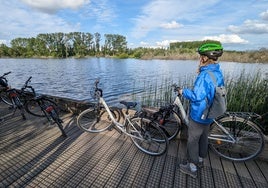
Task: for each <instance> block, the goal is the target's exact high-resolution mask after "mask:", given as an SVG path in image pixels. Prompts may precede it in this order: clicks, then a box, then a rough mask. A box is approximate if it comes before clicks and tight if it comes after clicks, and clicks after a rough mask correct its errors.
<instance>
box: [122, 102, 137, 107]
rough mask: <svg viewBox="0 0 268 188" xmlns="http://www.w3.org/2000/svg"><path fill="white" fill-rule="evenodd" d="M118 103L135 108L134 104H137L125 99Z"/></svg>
mask: <svg viewBox="0 0 268 188" xmlns="http://www.w3.org/2000/svg"><path fill="white" fill-rule="evenodd" d="M120 104H123V105H125V106H126V107H127V109H130V108H135V106H136V105H137V103H136V102H127V101H120Z"/></svg>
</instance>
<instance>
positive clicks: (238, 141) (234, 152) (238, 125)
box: [209, 116, 264, 162]
mask: <svg viewBox="0 0 268 188" xmlns="http://www.w3.org/2000/svg"><path fill="white" fill-rule="evenodd" d="M217 122H218V123H220V124H221V125H222V126H223V127H224V128H225V129H226V130H227V131H228V132H229V133H230V134H231V135H232V137H233V138H234V139H235V142H234V143H231V142H230V141H231V140H230V138H228V136H227V135H226V134H225V133H224V132H223V131H222V130H221V129H220V128H219V127H218V126H217V125H216V124H215V123H213V124H212V126H211V131H210V136H214V137H215V138H217V137H218V138H217V139H216V140H212V139H210V140H209V142H210V148H211V149H212V150H213V151H214V152H215V153H216V154H218V155H219V156H221V157H223V158H225V159H228V160H231V161H236V162H239V161H247V160H250V159H253V158H255V157H256V156H258V155H259V154H260V152H261V151H262V150H263V147H264V138H263V134H262V133H261V131H260V129H259V128H258V127H257V126H256V124H254V123H253V122H251V121H248V120H246V119H244V118H241V117H233V116H227V117H222V118H220V119H218V120H217Z"/></svg>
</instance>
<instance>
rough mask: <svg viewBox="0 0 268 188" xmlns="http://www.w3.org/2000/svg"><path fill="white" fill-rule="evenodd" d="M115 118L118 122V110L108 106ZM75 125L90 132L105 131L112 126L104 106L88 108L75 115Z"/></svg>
mask: <svg viewBox="0 0 268 188" xmlns="http://www.w3.org/2000/svg"><path fill="white" fill-rule="evenodd" d="M110 111H111V112H112V114H113V116H114V117H115V120H116V121H117V122H119V120H120V114H121V113H120V111H119V110H118V109H117V108H113V107H110ZM77 125H78V127H80V128H81V129H82V130H83V131H86V132H91V133H99V132H103V131H106V130H107V129H109V128H111V127H112V126H113V122H112V120H111V118H110V116H109V114H108V112H107V111H106V109H105V108H103V107H102V108H101V109H100V110H98V109H95V108H89V109H86V110H84V111H83V112H81V113H80V114H79V116H78V117H77Z"/></svg>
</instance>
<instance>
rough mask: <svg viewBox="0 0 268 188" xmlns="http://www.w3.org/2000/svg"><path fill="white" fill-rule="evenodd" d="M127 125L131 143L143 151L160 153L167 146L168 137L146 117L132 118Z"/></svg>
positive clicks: (152, 153)
mask: <svg viewBox="0 0 268 188" xmlns="http://www.w3.org/2000/svg"><path fill="white" fill-rule="evenodd" d="M131 124H132V125H133V127H132V125H129V130H128V131H129V133H130V134H131V135H133V136H131V139H132V141H133V143H134V144H135V145H136V146H137V147H138V148H139V149H140V150H141V151H143V152H145V153H146V154H149V155H162V154H163V153H165V151H166V150H167V147H168V139H167V137H166V135H165V133H164V132H163V131H162V130H161V129H160V128H159V127H158V126H157V124H155V122H153V121H151V120H149V119H146V118H133V119H131Z"/></svg>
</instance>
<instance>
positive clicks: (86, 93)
mask: <svg viewBox="0 0 268 188" xmlns="http://www.w3.org/2000/svg"><path fill="white" fill-rule="evenodd" d="M197 65H198V60H196V61H188V60H187V61H185V60H137V59H113V58H85V59H0V66H1V69H0V75H3V73H5V72H8V71H11V72H12V73H11V74H9V75H8V76H7V78H8V80H9V84H10V85H11V86H12V87H15V88H18V89H19V88H21V87H22V86H23V84H24V82H25V81H26V80H27V79H28V78H29V76H32V77H33V78H32V82H31V84H32V86H33V87H34V88H35V89H36V91H37V92H38V93H42V94H48V95H53V96H59V97H66V98H71V99H77V100H91V96H90V90H91V89H92V86H93V83H94V81H95V79H96V78H100V82H101V86H102V89H103V91H104V98H105V99H106V100H107V101H108V103H109V104H114V103H116V102H117V101H118V100H122V99H126V100H131V98H132V96H133V94H135V95H136V94H137V95H138V94H141V93H143V92H145V90H146V88H147V86H151V85H153V87H154V86H155V85H163V84H172V83H174V82H180V83H184V82H189V79H190V80H194V79H195V76H196V73H195V71H196V69H197ZM220 65H221V68H222V70H223V72H224V74H225V75H228V76H231V77H235V76H237V75H240V73H241V72H242V71H244V72H245V73H249V74H251V73H252V74H254V73H256V72H258V71H259V72H261V74H262V75H263V76H266V77H267V75H268V64H256V63H254V64H251V63H236V62H220ZM191 83H192V82H191Z"/></svg>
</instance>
